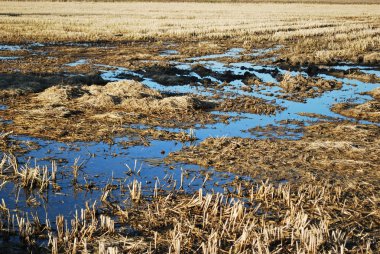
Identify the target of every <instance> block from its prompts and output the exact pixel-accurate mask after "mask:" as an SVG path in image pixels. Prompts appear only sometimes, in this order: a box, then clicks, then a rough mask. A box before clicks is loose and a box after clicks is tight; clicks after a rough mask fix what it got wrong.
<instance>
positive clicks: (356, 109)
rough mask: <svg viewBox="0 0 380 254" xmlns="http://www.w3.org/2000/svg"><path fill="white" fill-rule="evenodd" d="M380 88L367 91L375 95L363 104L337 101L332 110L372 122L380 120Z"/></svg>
mask: <svg viewBox="0 0 380 254" xmlns="http://www.w3.org/2000/svg"><path fill="white" fill-rule="evenodd" d="M379 91H380V89H378V88H377V89H374V90H372V91H370V92H367V94H368V95H370V96H373V98H374V99H373V100H370V101H367V102H364V103H362V104H355V103H337V104H335V105H333V106H332V107H331V110H332V111H334V112H336V113H338V114H341V115H343V116H346V117H352V118H355V119H358V120H368V121H371V122H380V92H379Z"/></svg>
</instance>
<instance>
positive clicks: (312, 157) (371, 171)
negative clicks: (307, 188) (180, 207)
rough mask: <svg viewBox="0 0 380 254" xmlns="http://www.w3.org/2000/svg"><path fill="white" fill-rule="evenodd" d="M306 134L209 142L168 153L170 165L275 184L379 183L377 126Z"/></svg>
mask: <svg viewBox="0 0 380 254" xmlns="http://www.w3.org/2000/svg"><path fill="white" fill-rule="evenodd" d="M304 132H305V134H304V137H303V138H301V139H300V140H253V139H245V138H208V139H206V140H204V141H203V142H201V143H200V144H199V145H198V146H192V147H187V148H184V149H183V150H181V151H179V152H174V153H171V154H169V156H168V158H167V161H168V162H169V161H180V162H185V163H194V164H199V165H202V166H205V167H214V168H215V169H217V170H228V171H231V172H239V173H241V174H247V175H250V176H252V177H253V178H256V179H267V178H269V179H271V180H274V181H282V180H286V181H291V182H294V181H303V180H307V179H310V178H317V179H324V178H325V177H328V178H331V177H337V178H346V177H351V176H352V177H355V178H357V179H366V180H368V181H370V182H377V183H378V181H379V180H378V179H379V175H378V171H377V170H376V169H377V168H378V167H379V166H380V160H379V157H378V156H377V154H378V153H379V152H380V142H379V135H380V128H379V127H378V126H375V125H355V124H350V123H322V124H317V125H312V126H309V127H305V128H304Z"/></svg>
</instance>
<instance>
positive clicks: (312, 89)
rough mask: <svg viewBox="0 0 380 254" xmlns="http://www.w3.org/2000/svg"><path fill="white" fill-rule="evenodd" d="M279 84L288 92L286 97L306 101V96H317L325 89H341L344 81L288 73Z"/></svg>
mask: <svg viewBox="0 0 380 254" xmlns="http://www.w3.org/2000/svg"><path fill="white" fill-rule="evenodd" d="M279 86H280V87H281V88H282V89H283V91H284V92H285V93H286V95H284V97H286V99H289V100H294V101H305V99H306V98H315V97H317V96H319V95H320V94H322V93H323V92H325V91H332V90H339V89H341V88H342V83H341V82H337V81H333V80H325V79H322V78H310V77H304V76H302V75H297V76H294V77H293V76H291V75H290V74H289V73H286V74H285V75H284V76H283V77H282V79H281V81H280V83H279Z"/></svg>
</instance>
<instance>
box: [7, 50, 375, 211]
mask: <svg viewBox="0 0 380 254" xmlns="http://www.w3.org/2000/svg"><path fill="white" fill-rule="evenodd" d="M14 47H16V46H14ZM14 47H13V48H12V47H5V46H3V48H1V47H0V50H19V49H21V48H17V47H16V48H14ZM271 50H274V49H264V50H254V51H252V52H247V51H246V50H243V49H238V48H235V49H231V50H229V51H227V52H226V53H224V54H215V55H207V56H199V57H193V58H189V59H185V60H184V61H182V62H178V61H169V63H170V65H171V66H173V67H174V68H176V69H177V70H178V73H179V74H178V75H181V74H180V73H181V70H191V69H192V66H194V65H202V66H204V67H206V68H208V69H209V70H211V71H212V73H225V72H231V73H233V74H234V75H244V73H246V72H248V73H250V74H254V75H256V76H257V77H259V78H260V79H261V80H262V81H263V82H270V83H274V84H276V83H278V81H277V80H276V77H275V76H274V75H273V74H272V73H273V72H274V71H276V72H278V73H280V74H284V73H286V72H287V71H286V70H284V69H281V68H279V67H278V66H275V65H255V64H252V63H246V62H240V63H239V62H238V63H236V62H235V63H231V64H227V63H225V62H223V61H221V59H222V58H224V59H225V58H234V59H236V58H239V57H241V56H242V55H252V56H261V55H263V54H266V53H267V52H270V51H271ZM177 53H178V52H177V51H175V50H167V51H162V52H160V55H161V56H164V57H165V56H168V57H171V56H173V55H175V54H177ZM0 60H6V59H1V58H0ZM86 63H87V60H86V59H80V60H78V61H76V62H73V63H68V64H67V66H78V65H81V64H86ZM97 68H98V69H99V70H101V71H102V72H103V74H102V77H103V79H105V80H108V81H118V80H123V79H125V76H129V77H136V78H139V79H140V80H141V81H142V82H143V83H144V84H146V85H147V86H149V87H151V88H154V89H158V90H160V91H164V92H175V93H192V94H199V95H205V96H211V95H213V92H212V91H210V89H208V88H206V87H205V86H203V85H202V84H200V83H199V84H197V85H191V84H186V83H181V84H178V85H175V86H167V85H166V86H165V85H163V84H160V83H158V82H156V81H154V80H153V79H151V78H149V77H147V75H144V73H143V72H133V71H131V70H128V69H126V68H122V67H118V66H107V65H97ZM332 68H334V69H340V70H350V69H360V70H361V71H363V72H364V73H368V74H374V75H376V76H378V77H380V71H379V70H377V69H374V68H371V67H365V66H351V65H339V66H332ZM290 74H291V75H298V74H301V75H305V76H306V75H307V74H306V72H304V71H302V70H301V71H299V72H297V71H292V72H290ZM188 75H190V76H193V77H196V78H198V79H204V78H208V79H210V80H211V81H212V82H214V83H223V80H218V79H217V78H215V77H214V76H206V77H201V76H200V74H198V73H196V72H190V73H189V74H188ZM318 76H319V77H322V78H324V79H335V80H338V81H341V82H342V83H343V87H342V89H341V90H337V91H327V92H325V93H323V94H322V95H321V96H320V97H317V98H311V99H306V101H305V102H294V101H290V100H286V99H278V97H276V95H281V93H282V92H281V89H280V88H279V87H278V86H266V87H264V89H261V90H257V91H256V90H254V91H252V92H245V91H242V90H241V87H242V86H243V85H244V84H243V81H242V80H240V79H236V80H233V81H232V82H230V84H231V86H229V87H225V91H224V93H223V96H225V97H231V96H237V95H249V96H256V97H259V98H263V99H266V100H270V101H273V102H275V103H277V104H279V105H281V106H283V107H284V108H285V109H284V110H283V111H281V112H278V113H277V114H276V115H255V114H247V113H240V114H238V113H234V112H230V113H229V114H230V115H231V116H238V117H239V118H236V120H234V121H230V122H229V123H228V124H223V123H218V124H212V125H206V126H196V127H197V128H196V130H195V135H196V137H197V138H198V140H197V141H196V142H201V141H202V140H204V139H205V138H208V137H210V136H211V137H222V136H233V137H251V138H265V136H262V135H261V134H260V133H258V134H252V133H250V132H247V131H246V130H248V129H249V128H253V127H265V126H267V125H280V121H282V120H299V121H302V122H304V123H305V124H308V123H310V122H313V121H318V119H316V118H311V117H306V116H301V115H299V114H300V113H302V112H305V113H312V114H322V115H325V116H328V117H333V118H337V119H346V118H345V117H342V116H340V115H337V114H335V113H333V112H332V111H331V110H330V107H331V106H332V105H333V104H335V103H339V102H345V101H347V100H350V101H351V102H363V101H366V100H369V99H370V97H369V96H366V95H361V93H363V92H367V91H370V90H372V89H374V88H376V87H380V84H371V83H364V82H361V81H358V80H353V79H339V78H335V77H332V76H328V75H325V74H320V75H318ZM123 77H124V78H123ZM215 113H217V114H219V113H220V112H215ZM364 123H365V122H364ZM137 127H139V128H146V126H137ZM290 127H294V128H296V126H291V125H290ZM158 129H159V128H158ZM167 130H170V131H177V132H179V131H182V130H180V129H167ZM186 131H189V130H186ZM290 132H291V130H290ZM273 135H274V136H275V137H277V138H299V137H300V136H301V135H302V133H296V134H294V135H289V136H287V135H285V136H278V135H277V134H273ZM17 138H18V139H20V140H31V141H33V142H35V143H37V144H38V145H39V146H40V148H39V149H37V150H33V151H30V152H29V153H27V154H25V155H24V156H23V157H22V158H20V159H21V161H20V163H21V164H22V163H26V162H27V161H29V163H30V164H31V165H33V164H34V163H37V164H39V165H44V164H45V165H49V166H50V163H51V160H56V161H58V162H60V163H58V169H59V170H58V171H59V172H60V173H59V176H58V183H59V185H60V186H61V187H62V189H61V191H58V192H53V191H52V190H49V191H48V192H47V193H43V194H40V193H38V192H37V191H35V192H32V193H28V192H26V191H24V190H22V189H19V188H17V187H16V186H15V185H13V184H12V183H6V184H5V185H4V186H3V187H2V189H1V191H0V196H1V198H3V199H4V200H5V202H6V203H7V204H8V206H9V208H11V209H15V210H21V211H29V212H39V214H47V215H46V216H47V217H49V218H55V216H57V215H58V214H64V215H65V216H68V215H72V214H74V213H75V210H76V209H79V208H81V207H83V206H84V202H85V201H89V202H90V203H92V202H95V201H96V200H99V198H100V195H101V193H102V191H101V188H104V187H105V186H106V185H107V184H113V185H119V186H120V185H123V186H124V187H123V188H124V190H125V189H126V187H125V186H126V185H127V184H128V183H130V182H131V181H132V180H133V179H138V180H139V181H141V182H142V183H143V191H144V193H145V194H146V195H151V194H152V192H151V190H152V189H153V188H154V186H155V185H156V184H157V186H159V187H160V188H162V189H166V190H170V189H172V188H176V189H178V188H179V185H180V181H181V175H182V174H183V175H185V177H184V182H183V187H184V191H186V192H189V193H191V192H194V191H195V190H197V189H198V188H200V187H203V188H206V189H209V190H211V189H214V190H216V191H224V190H225V188H230V187H229V185H228V183H229V182H231V181H232V180H233V179H234V178H235V177H236V176H235V175H233V174H231V173H220V172H214V171H213V170H212V169H202V168H200V167H199V166H194V165H181V164H178V165H165V164H164V163H163V158H165V156H166V155H167V154H168V153H170V152H173V151H178V150H180V149H181V147H182V146H184V145H193V144H190V143H185V144H180V143H177V142H174V141H152V142H151V145H150V146H147V147H146V146H134V147H124V146H123V141H130V140H133V139H134V137H124V138H117V139H116V140H115V143H114V144H111V145H110V144H106V143H70V144H66V143H59V142H53V141H46V140H41V139H34V138H30V137H17ZM76 158H79V159H78V160H79V162H81V163H83V168H82V169H81V170H80V171H79V176H78V178H77V181H74V179H73V177H72V173H71V172H72V168H71V166H72V165H73V164H74V161H75V159H76ZM140 168H141V170H140ZM131 169H132V170H131ZM206 176H207V179H208V180H207V181H205V178H206ZM252 180H253V181H254V179H252ZM204 182H205V185H203V184H204ZM84 185H87V186H92V187H91V188H83V186H84ZM127 196H128V191H126V192H123V191H121V190H120V189H118V190H115V191H114V192H113V193H112V197H113V198H114V199H115V200H123V199H125V198H126V197H127ZM31 198H35V202H29V203H28V202H26V200H28V199H29V201H30V200H31ZM33 203H34V205H33Z"/></svg>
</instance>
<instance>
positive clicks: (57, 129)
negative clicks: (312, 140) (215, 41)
mask: <svg viewBox="0 0 380 254" xmlns="http://www.w3.org/2000/svg"><path fill="white" fill-rule="evenodd" d="M22 89H27V86H25V87H23V88H22ZM39 90H40V88H39V89H38V90H37V91H38V92H34V93H31V91H29V92H30V93H27V94H26V95H23V93H19V92H16V93H17V96H18V97H12V96H9V94H7V97H6V98H7V100H6V101H5V103H6V104H7V105H8V106H9V107H8V108H7V109H5V110H3V111H1V112H0V113H1V116H2V117H3V119H6V120H11V121H12V122H11V123H10V124H8V125H4V129H5V130H7V129H10V130H12V131H14V132H15V134H25V135H31V136H35V137H42V138H50V139H54V140H60V141H73V140H83V141H89V140H107V141H109V140H112V138H113V137H115V136H119V135H121V134H127V133H129V134H135V135H144V136H145V135H148V134H151V136H152V137H160V139H172V138H175V139H176V140H181V141H185V140H189V139H192V137H189V136H187V135H184V134H183V133H171V132H168V131H159V130H157V131H156V132H155V131H153V129H152V130H150V131H146V130H142V129H133V128H130V127H129V125H130V124H143V125H148V126H153V127H154V126H162V127H175V128H178V127H180V128H181V127H182V128H191V127H192V126H193V125H195V124H206V123H215V122H217V121H226V118H228V116H223V115H216V114H213V113H212V112H211V111H212V110H222V111H238V112H243V111H244V112H251V113H255V114H273V113H274V112H275V111H276V110H279V109H280V108H279V107H278V106H277V105H273V104H271V103H270V102H267V101H265V100H262V99H258V98H255V97H245V98H240V97H238V98H236V99H228V100H226V101H221V102H217V101H211V100H209V99H207V98H200V97H195V96H193V95H167V94H163V93H160V92H159V91H157V90H154V89H151V88H149V87H147V86H146V85H143V84H142V83H140V82H137V81H120V82H110V83H108V84H106V85H90V86H88V85H56V86H51V87H49V88H47V89H45V90H43V91H39ZM8 91H13V90H12V89H9V90H8ZM15 91H18V87H17V88H16V90H15ZM12 94H14V93H12ZM15 98H17V99H15ZM242 101H244V104H241V102H242ZM165 137H166V138H165Z"/></svg>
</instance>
